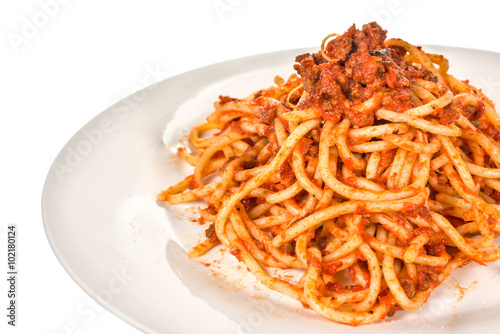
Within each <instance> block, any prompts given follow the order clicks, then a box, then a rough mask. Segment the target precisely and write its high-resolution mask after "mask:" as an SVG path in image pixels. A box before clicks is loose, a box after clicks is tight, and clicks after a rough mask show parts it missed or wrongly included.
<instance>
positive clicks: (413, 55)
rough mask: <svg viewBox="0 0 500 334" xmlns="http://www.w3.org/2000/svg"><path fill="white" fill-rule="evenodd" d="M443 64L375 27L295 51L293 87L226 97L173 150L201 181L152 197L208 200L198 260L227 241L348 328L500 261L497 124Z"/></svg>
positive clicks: (256, 268)
mask: <svg viewBox="0 0 500 334" xmlns="http://www.w3.org/2000/svg"><path fill="white" fill-rule="evenodd" d="M448 67H449V66H448V61H447V59H446V58H444V57H443V56H441V55H435V54H429V53H425V52H424V51H423V50H422V49H421V48H419V47H415V46H413V45H411V44H409V43H407V42H404V41H402V40H400V39H388V40H386V31H384V30H383V29H381V28H380V27H379V26H378V25H377V24H376V23H370V24H367V25H365V26H363V28H362V29H361V30H358V29H356V27H355V26H352V27H351V28H350V29H349V30H348V31H347V32H346V33H344V34H343V35H336V34H332V35H329V36H327V38H325V40H324V41H323V43H322V45H321V50H320V52H317V53H314V54H304V55H300V56H298V57H297V58H296V65H295V66H294V68H295V70H296V71H297V74H296V75H292V76H290V78H289V79H288V80H287V81H285V80H283V79H281V78H276V79H275V83H276V85H275V86H273V87H271V88H267V89H262V90H259V91H257V92H255V93H253V94H251V95H250V96H248V97H246V98H244V99H236V98H230V97H227V96H220V97H219V101H217V102H216V103H215V111H213V112H212V114H210V115H209V116H208V118H207V121H208V122H207V123H204V124H201V125H199V126H196V127H195V128H194V129H193V130H192V131H191V134H190V136H189V141H190V144H191V145H192V147H193V148H194V150H195V151H196V153H194V154H191V153H190V152H188V150H187V149H185V148H183V149H180V150H179V155H180V157H181V158H182V159H183V160H185V161H186V162H187V163H189V164H191V165H193V166H194V173H193V174H192V175H189V176H188V177H187V178H186V179H185V180H183V181H181V182H179V183H178V184H176V185H173V186H171V187H170V188H168V189H167V190H165V191H163V192H162V193H160V194H159V195H158V200H159V201H167V202H169V203H170V204H177V203H185V202H190V201H194V200H198V199H204V200H205V201H206V202H207V203H208V206H207V207H205V208H200V209H199V212H200V216H201V219H202V220H203V221H205V222H208V223H210V225H209V226H210V227H209V228H208V229H207V231H206V240H204V241H203V242H201V243H200V244H198V245H196V246H195V247H193V248H192V249H191V251H190V252H189V256H190V257H197V256H200V255H201V254H203V253H205V252H207V251H208V250H210V249H211V248H212V247H214V246H216V245H218V244H219V243H222V244H223V246H224V247H227V249H229V250H230V253H231V254H232V255H234V256H235V257H236V258H237V259H238V260H239V261H241V262H243V263H244V264H245V265H246V267H247V268H248V269H249V271H250V272H251V273H252V274H253V275H255V277H256V279H257V280H258V281H260V282H261V283H262V284H264V285H265V286H267V287H269V288H271V289H273V290H277V291H279V292H281V293H284V294H286V295H288V296H291V297H293V298H295V299H297V300H299V301H300V302H302V303H303V304H304V305H307V306H308V307H310V308H311V309H313V310H314V311H316V312H317V313H319V314H320V315H322V316H324V317H326V318H329V319H332V320H334V321H337V322H340V323H345V324H350V325H358V324H366V323H370V322H373V321H377V320H380V319H383V318H384V317H386V316H392V315H393V314H394V312H395V311H396V310H397V309H399V308H403V309H406V310H414V309H417V308H419V307H420V306H422V304H424V303H425V301H426V300H427V298H428V297H429V295H430V294H431V292H432V291H433V290H434V289H435V288H436V287H437V286H438V285H439V284H440V283H441V282H443V280H444V279H445V278H446V277H447V276H448V275H450V273H452V272H453V271H454V270H455V269H457V268H460V267H462V266H464V265H465V264H467V263H468V262H470V261H476V262H478V263H484V262H491V261H496V260H497V259H499V258H500V249H499V248H497V247H496V246H495V244H494V238H495V236H496V235H498V233H499V232H500V223H499V222H500V210H499V206H498V204H497V203H498V201H499V200H500V143H499V142H498V141H499V140H500V131H499V126H500V118H499V117H498V116H497V114H496V112H495V109H494V106H493V103H492V102H491V101H490V100H489V99H488V98H487V97H485V96H484V95H483V94H482V92H481V91H480V90H478V89H476V88H475V87H473V86H472V85H470V84H469V83H468V82H467V81H460V80H458V79H456V78H455V77H453V76H452V75H451V74H449V73H448ZM214 130H216V131H218V132H217V133H216V134H214V135H212V136H209V137H206V136H203V133H205V132H207V131H214ZM214 175H217V176H218V177H217V178H214V177H213V176H214ZM266 268H282V269H287V268H295V269H299V270H301V271H302V272H303V276H302V278H300V280H298V282H294V283H292V282H288V281H285V280H282V279H280V278H278V277H273V276H271V275H270V274H269V272H268V270H266Z"/></svg>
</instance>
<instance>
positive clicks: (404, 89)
mask: <svg viewBox="0 0 500 334" xmlns="http://www.w3.org/2000/svg"><path fill="white" fill-rule="evenodd" d="M385 38H386V31H385V30H383V29H382V28H381V27H380V26H378V25H377V24H376V23H374V22H372V23H370V24H367V25H364V26H363V28H362V29H361V30H358V29H356V26H355V25H353V26H352V27H351V28H350V29H349V30H348V31H347V32H345V33H344V34H343V35H342V36H339V37H337V38H335V39H333V40H332V41H330V42H329V43H328V44H327V45H326V47H325V49H324V51H325V54H326V57H328V58H329V59H326V58H325V57H323V55H322V54H321V53H320V52H318V53H314V54H309V53H306V54H303V55H300V56H298V57H297V58H296V62H297V64H296V65H295V70H296V71H297V73H298V74H299V75H300V76H301V77H302V84H303V88H304V91H305V92H307V93H308V94H307V95H305V96H304V97H303V98H302V99H301V101H300V103H299V105H298V106H297V107H298V108H299V109H307V108H311V107H314V108H317V109H319V110H320V111H321V115H322V117H323V118H324V119H326V120H333V121H338V120H339V119H340V118H341V117H342V116H346V117H347V118H349V120H350V121H351V123H352V124H353V127H364V126H370V125H373V123H374V110H360V109H359V106H360V105H361V103H363V102H365V101H366V100H368V99H370V98H371V97H373V96H374V95H375V94H376V93H378V92H380V93H381V94H379V95H377V96H376V101H375V102H376V103H377V104H382V105H383V107H384V108H386V109H389V110H393V111H396V112H403V111H405V110H407V109H409V108H412V107H413V103H412V102H411V100H410V79H414V78H424V77H426V76H427V77H431V78H430V79H432V80H433V81H435V78H432V73H430V72H428V71H426V70H422V69H418V68H416V67H414V66H413V65H412V64H411V62H409V61H405V60H404V57H403V54H402V52H401V50H398V49H397V48H391V49H386V48H385V44H384V42H385Z"/></svg>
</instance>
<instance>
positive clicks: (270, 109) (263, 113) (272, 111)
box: [258, 105, 278, 125]
mask: <svg viewBox="0 0 500 334" xmlns="http://www.w3.org/2000/svg"><path fill="white" fill-rule="evenodd" d="M277 113H278V111H277V108H276V106H275V105H268V106H262V107H260V108H259V114H258V117H259V120H260V121H261V122H263V123H265V124H267V125H271V124H273V122H274V119H275V118H276V115H277Z"/></svg>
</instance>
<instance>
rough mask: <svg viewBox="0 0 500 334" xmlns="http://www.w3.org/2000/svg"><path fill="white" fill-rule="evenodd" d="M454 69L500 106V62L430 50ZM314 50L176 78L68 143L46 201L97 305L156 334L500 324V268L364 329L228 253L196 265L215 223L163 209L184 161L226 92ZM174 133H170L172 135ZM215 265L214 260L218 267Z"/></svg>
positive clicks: (453, 280)
mask: <svg viewBox="0 0 500 334" xmlns="http://www.w3.org/2000/svg"><path fill="white" fill-rule="evenodd" d="M424 50H425V51H427V52H435V53H440V54H444V55H445V57H447V58H448V59H449V60H450V64H451V66H450V71H449V72H450V73H452V74H453V75H455V76H456V77H457V78H459V79H465V78H467V79H469V80H470V82H471V83H472V84H473V85H475V86H479V87H482V88H483V91H484V92H485V93H486V94H487V95H488V96H489V97H490V98H492V99H493V100H494V101H497V102H499V101H500V85H499V82H500V66H499V64H500V55H499V54H496V53H491V52H485V51H479V50H470V49H461V48H451V47H446V48H445V47H437V46H428V47H424ZM307 51H314V50H311V49H308V50H306V49H297V50H289V51H282V52H276V53H269V54H264V55H258V56H251V57H247V58H242V59H237V60H232V61H228V62H225V63H221V64H216V65H211V66H208V67H204V68H201V69H198V70H194V71H191V72H187V73H184V74H182V75H179V76H176V77H172V78H170V79H167V80H165V81H162V82H160V83H158V84H155V85H153V86H150V87H148V88H146V89H144V90H142V91H139V92H137V93H135V94H132V95H131V96H129V97H127V98H126V99H124V100H122V101H121V102H119V103H117V104H116V105H114V106H112V107H110V108H109V109H107V110H105V111H104V112H102V113H101V114H99V115H98V116H97V117H95V118H94V119H93V120H91V121H90V122H89V123H87V124H86V125H85V126H84V127H83V128H82V129H81V130H80V131H79V132H77V133H76V134H75V135H74V136H73V137H72V138H71V139H70V140H69V141H68V143H67V144H66V145H65V146H64V148H63V149H62V150H61V152H60V154H59V155H58V156H57V158H56V160H55V161H54V164H53V166H52V168H51V170H50V171H49V174H48V176H47V180H46V183H45V188H44V192H43V199H42V213H43V220H44V225H45V230H46V234H47V237H48V239H49V241H50V244H51V246H52V248H53V250H54V253H55V254H56V256H57V258H58V259H59V261H60V262H61V264H62V265H63V266H64V268H65V269H66V270H67V272H68V273H69V274H70V276H71V277H72V278H73V279H74V280H75V281H76V282H77V283H78V284H79V285H80V286H81V287H82V288H83V289H84V290H85V291H86V292H87V293H88V294H89V295H90V296H91V297H92V298H94V299H96V300H98V301H99V302H100V303H101V304H102V305H103V306H104V307H106V308H107V309H109V310H110V311H111V312H113V313H115V314H116V315H118V316H119V317H121V318H122V319H124V320H125V321H127V322H129V323H130V324H132V325H133V326H135V327H137V328H138V329H140V330H142V331H145V332H148V333H197V332H201V331H203V332H204V333H271V332H276V331H280V332H286V333H287V334H293V333H304V332H305V331H307V332H311V333H331V332H332V331H338V332H342V333H355V332H356V333H368V332H369V333H372V334H376V333H401V334H402V333H410V332H411V333H419V332H422V333H424V332H425V333H429V332H449V331H451V330H453V332H454V333H469V332H470V331H472V330H475V331H478V330H486V331H488V330H493V328H498V326H499V325H500V319H499V317H498V314H500V268H499V263H498V262H497V263H491V264H489V265H488V266H487V267H485V266H479V265H477V264H475V263H474V264H470V265H468V266H466V267H465V268H464V269H460V270H458V271H456V272H455V273H454V274H453V275H452V276H451V277H450V278H448V279H447V280H446V281H445V282H444V283H443V284H442V285H441V286H440V287H439V288H438V289H436V291H435V292H434V293H433V294H432V295H431V297H430V299H429V300H428V301H427V303H426V304H425V305H424V306H423V307H422V308H421V309H419V310H417V311H413V312H407V311H399V312H397V314H396V316H395V317H393V318H388V319H387V320H385V321H383V322H380V323H376V324H373V325H367V326H361V327H356V328H354V327H349V326H344V325H340V324H336V323H333V322H331V321H328V320H326V319H323V318H321V317H320V316H318V315H316V314H314V313H313V312H312V311H309V310H306V309H304V308H302V306H301V305H300V303H298V302H296V301H294V300H290V299H288V298H287V297H283V296H281V295H279V294H277V293H275V292H273V291H269V290H268V289H266V288H264V287H263V286H261V285H260V284H259V283H257V282H255V280H254V279H253V277H251V276H249V274H248V273H247V272H246V270H241V267H239V266H240V265H239V264H238V263H237V262H236V260H235V259H233V258H232V257H231V256H226V257H224V255H225V254H226V255H227V253H226V252H225V251H223V250H221V249H216V250H214V251H212V252H211V253H210V254H208V255H207V256H206V257H204V258H202V259H201V260H200V261H196V260H190V259H188V258H187V254H186V251H187V250H188V249H189V248H190V247H192V246H193V245H195V244H196V242H197V241H198V240H199V239H200V235H201V234H202V232H203V230H204V229H205V228H206V227H203V226H199V225H198V223H197V222H196V221H195V217H196V204H190V205H179V206H175V207H170V206H167V205H163V204H158V203H157V202H156V201H155V198H156V194H157V193H158V192H160V191H161V190H162V189H165V188H167V187H168V186H170V185H172V184H174V183H176V182H178V181H179V180H181V179H183V178H184V177H185V176H187V175H188V174H189V173H190V170H189V169H188V167H186V166H185V164H184V163H182V162H181V161H179V159H178V158H175V157H174V152H175V148H176V146H177V145H178V144H179V142H180V141H183V140H185V139H186V136H187V134H188V132H189V130H190V129H191V127H192V126H194V125H195V124H198V123H200V122H202V121H203V120H204V119H205V117H206V116H207V115H208V114H209V113H210V112H211V111H212V103H213V101H215V100H216V99H217V97H218V96H219V95H230V96H234V97H245V96H246V95H248V94H250V93H251V92H253V91H255V90H258V89H260V88H264V87H268V86H271V85H272V84H273V78H274V77H275V76H276V75H280V76H282V77H284V78H286V77H288V76H289V75H290V74H292V73H293V68H292V66H293V62H294V58H295V56H296V55H299V54H301V53H304V52H307ZM165 129H166V130H165ZM209 263H210V264H209Z"/></svg>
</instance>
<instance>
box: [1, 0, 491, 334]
mask: <svg viewBox="0 0 500 334" xmlns="http://www.w3.org/2000/svg"><path fill="white" fill-rule="evenodd" d="M494 4H495V1H478V0H476V1H437V0H434V1H416V0H414V1H409V0H393V1H389V0H382V1H342V2H338V3H337V1H315V0H307V1H270V0H267V1H265V0H198V1H181V0H177V1H170V0H163V1H161V0H143V1H128V0H127V1H123V0H122V1H118V0H108V1H96V0H87V1H77V0H64V1H63V0H40V1H35V0H29V1H26V0H25V1H2V4H1V5H0V22H1V32H0V51H1V52H0V57H1V58H0V85H1V90H0V91H1V93H0V96H1V98H0V112H1V119H0V136H1V138H0V145H1V150H0V152H1V158H0V178H1V183H0V194H1V195H0V196H1V198H0V203H1V206H0V209H1V211H0V222H1V224H2V226H1V231H0V241H1V246H0V250H1V251H0V253H2V252H3V254H0V268H2V270H1V271H0V278H2V279H1V282H2V283H1V284H0V296H1V298H0V305H1V309H2V310H4V311H2V312H0V319H2V320H1V325H0V328H2V329H0V332H4V328H7V332H8V333H16V332H18V333H47V334H48V333H52V334H56V333H58V334H59V333H137V332H138V331H137V330H136V329H134V328H133V327H131V326H130V325H128V324H127V323H125V322H124V321H122V320H121V319H119V318H118V317H116V316H114V315H112V314H111V313H109V312H108V311H106V310H102V309H100V308H99V307H98V306H96V305H95V304H94V303H93V301H90V300H89V298H88V297H87V296H86V295H85V293H84V292H83V291H82V290H81V289H80V288H79V287H78V286H77V285H76V283H74V282H73V280H72V279H71V278H70V277H69V275H68V274H67V273H66V272H65V270H64V269H63V268H62V266H61V265H60V264H59V262H58V261H57V259H56V258H55V256H54V254H53V252H52V250H51V248H50V245H49V243H48V242H47V239H46V237H45V233H44V229H43V223H42V218H41V212H40V202H41V194H42V188H43V184H44V179H45V176H46V175H47V173H48V171H49V168H50V166H51V163H52V161H53V159H54V158H55V157H56V155H57V153H58V152H59V150H61V148H62V147H63V146H64V144H65V142H66V141H67V140H68V139H69V138H70V137H71V136H72V135H73V134H74V133H75V132H76V131H78V130H79V128H80V127H82V126H83V125H84V124H85V123H86V122H87V121H89V120H90V119H91V118H93V117H94V116H95V115H97V114H98V113H99V112H101V111H102V110H104V109H106V108H107V107H109V106H110V105H111V104H113V103H115V102H117V101H119V100H120V99H122V98H124V97H126V96H127V95H129V94H131V93H133V92H135V91H137V90H139V89H141V88H143V87H144V86H145V85H150V84H152V83H154V82H155V81H158V80H162V79H165V78H168V77H170V76H172V75H175V74H179V73H182V72H185V71H187V70H190V69H194V68H197V67H200V66H204V65H208V64H212V63H216V62H221V61H224V60H228V59H233V58H238V57H242V56H247V55H253V54H259V53H264V52H271V51H276V50H283V49H290V48H298V47H309V46H319V43H320V42H321V39H322V38H323V37H324V36H326V35H327V34H329V33H332V32H337V33H342V32H343V31H345V30H346V29H347V28H348V27H349V26H350V25H351V24H352V23H356V24H357V25H358V26H361V25H362V24H364V23H367V22H370V21H373V20H377V21H378V22H379V23H380V24H381V25H382V26H383V27H384V28H385V29H387V30H389V36H390V37H401V38H403V39H405V40H407V41H409V42H411V43H413V44H438V45H449V46H462V47H469V48H477V49H483V50H490V51H496V52H500V42H499V39H498V35H499V33H500V28H499V27H500V26H499V23H498V10H497V8H496V6H494ZM471 61H474V59H471ZM452 66H453V64H452ZM499 66H500V64H499ZM452 70H453V67H452ZM452 70H451V71H452ZM492 84H497V83H492ZM255 88H256V87H254V88H249V90H250V91H251V90H253V89H255ZM499 102H500V101H497V103H499ZM7 224H17V228H18V232H19V234H18V236H19V240H18V247H19V254H18V255H19V258H18V261H19V266H18V269H19V281H18V293H19V294H18V300H17V302H18V307H19V309H18V319H17V321H18V326H17V327H16V328H12V327H10V326H7V325H6V322H7V321H6V317H5V315H4V314H5V313H6V311H5V307H4V305H7V296H6V295H7V286H6V280H5V279H4V278H3V277H5V276H6V271H7V270H6V262H7V261H6V253H7V252H6V250H7V247H6V226H7ZM82 309H86V310H87V311H88V310H94V311H93V313H89V312H87V313H86V314H82V312H80V311H81V310H82ZM90 314H92V316H90ZM83 320H85V321H83ZM87 320H88V321H87Z"/></svg>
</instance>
